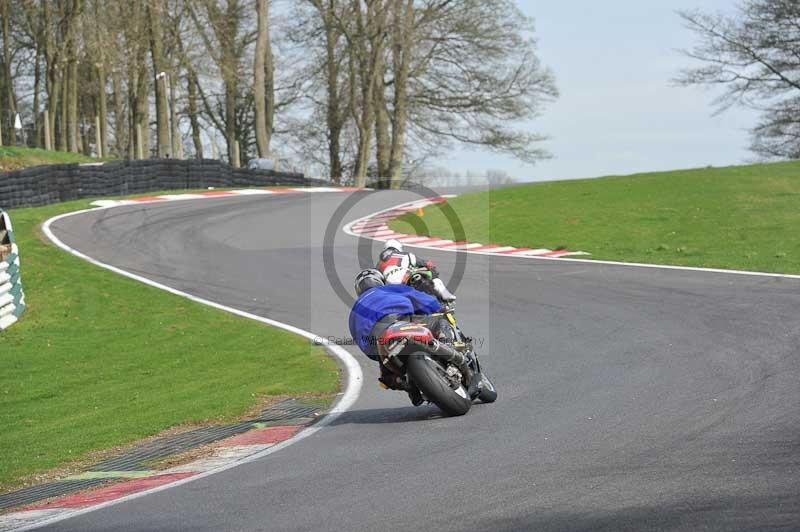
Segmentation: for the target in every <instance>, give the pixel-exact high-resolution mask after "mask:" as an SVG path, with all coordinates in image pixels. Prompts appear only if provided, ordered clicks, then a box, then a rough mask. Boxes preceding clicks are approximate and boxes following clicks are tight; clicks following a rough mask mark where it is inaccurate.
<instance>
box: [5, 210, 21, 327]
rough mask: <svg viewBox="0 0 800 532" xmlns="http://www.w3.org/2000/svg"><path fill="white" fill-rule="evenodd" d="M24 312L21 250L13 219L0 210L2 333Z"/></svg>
mask: <svg viewBox="0 0 800 532" xmlns="http://www.w3.org/2000/svg"><path fill="white" fill-rule="evenodd" d="M24 310H25V293H24V292H23V291H22V279H21V277H20V271H19V248H18V247H17V243H16V241H15V240H14V231H13V230H12V228H11V217H10V216H9V215H8V213H7V212H5V211H3V210H0V331H2V330H5V329H7V328H9V327H11V326H12V325H13V324H14V323H16V322H17V320H18V319H19V317H20V315H21V314H22V312H23V311H24Z"/></svg>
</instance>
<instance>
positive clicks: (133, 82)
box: [0, 0, 556, 184]
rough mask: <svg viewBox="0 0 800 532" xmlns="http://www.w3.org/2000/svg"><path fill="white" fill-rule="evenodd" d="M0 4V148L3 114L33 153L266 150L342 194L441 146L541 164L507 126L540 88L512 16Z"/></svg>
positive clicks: (242, 1)
mask: <svg viewBox="0 0 800 532" xmlns="http://www.w3.org/2000/svg"><path fill="white" fill-rule="evenodd" d="M0 6H1V7H0V17H2V27H1V29H2V38H3V50H2V57H0V61H1V62H2V64H1V65H0V67H2V68H0V113H1V115H0V117H1V118H2V120H1V121H0V133H1V134H2V138H3V139H5V140H6V142H13V141H17V142H19V136H18V131H16V130H15V128H14V125H15V124H14V121H15V118H16V116H17V114H19V115H20V116H21V117H22V121H23V126H24V128H25V131H26V132H27V135H26V137H27V142H28V143H29V144H31V145H36V146H40V147H47V148H50V149H57V150H63V151H67V150H69V151H73V152H84V153H86V154H97V155H105V156H114V157H121V158H131V159H141V158H148V157H162V158H165V157H172V158H183V157H198V158H199V157H204V156H205V157H208V156H209V155H211V156H212V157H217V156H219V157H224V158H226V159H227V160H229V161H230V162H231V163H232V164H234V165H238V164H239V162H240V161H242V162H243V161H246V160H247V159H248V158H250V157H252V156H260V157H271V158H275V157H276V156H275V153H281V154H282V155H283V156H284V157H287V158H290V159H293V160H296V161H303V164H304V165H310V166H311V167H312V169H313V170H316V171H317V172H319V173H322V174H325V175H328V176H330V177H331V178H332V179H333V180H334V181H336V182H354V183H356V184H362V183H364V181H365V179H366V178H367V177H373V178H374V177H380V178H385V180H386V183H387V184H389V183H390V182H393V183H397V182H399V181H400V180H401V179H402V178H403V177H404V176H405V175H406V174H407V173H408V169H409V168H413V167H414V166H419V163H420V161H425V160H428V159H430V158H432V157H435V156H436V155H438V154H441V153H443V152H444V151H445V150H447V149H448V148H449V147H451V146H452V145H454V144H472V145H477V146H482V147H485V148H488V149H490V150H494V151H500V152H505V153H510V154H513V155H514V156H516V157H518V158H520V159H522V160H526V161H531V160H535V159H538V158H540V157H542V156H543V155H545V153H544V151H543V150H542V149H541V148H540V146H539V141H540V140H542V138H543V137H541V136H539V135H537V134H534V133H531V132H528V131H524V130H522V129H521V128H515V124H517V125H520V121H523V120H529V119H532V118H534V117H535V116H536V115H537V113H538V112H539V111H540V110H541V108H542V106H543V105H545V104H546V103H547V102H549V101H550V100H552V99H553V98H554V97H555V96H556V89H555V86H554V81H553V77H552V74H551V73H550V71H549V70H547V69H546V68H544V67H542V66H541V64H540V62H539V60H538V58H537V56H536V51H535V41H534V40H533V33H532V24H531V21H530V20H529V19H527V18H526V17H524V16H523V14H522V13H521V12H520V11H519V9H518V8H517V7H516V5H515V4H514V2H512V1H508V0H462V1H458V2H455V1H450V0H285V1H281V0H274V1H273V2H270V1H269V0H129V1H125V2H110V1H106V0H2V2H1V3H0ZM526 127H530V126H529V125H527V124H526ZM217 150H218V151H219V153H218V154H217V153H209V151H212V152H215V151H217ZM410 163H411V164H410Z"/></svg>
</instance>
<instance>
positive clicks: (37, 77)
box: [33, 38, 47, 147]
mask: <svg viewBox="0 0 800 532" xmlns="http://www.w3.org/2000/svg"><path fill="white" fill-rule="evenodd" d="M41 61H42V50H41V46H40V43H39V39H38V38H37V39H36V60H35V61H34V63H33V71H34V72H33V131H34V132H35V133H34V135H35V137H36V143H35V145H36V146H37V147H44V146H45V144H47V143H46V142H44V138H43V137H42V118H41V115H40V109H39V107H40V106H41V104H40V101H39V93H40V92H41V84H42V76H41V68H42V63H41Z"/></svg>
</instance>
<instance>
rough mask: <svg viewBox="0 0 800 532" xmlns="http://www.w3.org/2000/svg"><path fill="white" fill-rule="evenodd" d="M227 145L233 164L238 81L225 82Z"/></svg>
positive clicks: (229, 158)
mask: <svg viewBox="0 0 800 532" xmlns="http://www.w3.org/2000/svg"><path fill="white" fill-rule="evenodd" d="M225 143H226V144H227V145H228V162H230V163H231V164H233V161H234V157H235V155H234V153H235V152H236V81H234V80H231V79H228V80H226V81H225Z"/></svg>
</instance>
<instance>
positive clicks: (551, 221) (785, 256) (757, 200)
mask: <svg viewBox="0 0 800 532" xmlns="http://www.w3.org/2000/svg"><path fill="white" fill-rule="evenodd" d="M449 203H450V205H451V206H452V207H453V208H454V209H455V211H456V212H457V214H458V216H459V218H460V219H461V222H462V223H463V225H464V227H465V230H466V237H467V238H466V239H467V240H468V241H471V242H483V243H490V242H491V243H499V244H508V245H514V246H525V247H547V248H550V249H557V248H559V247H566V248H567V249H571V250H580V251H587V252H590V253H591V254H592V255H591V257H592V258H594V259H606V260H618V261H627V262H646V263H657V264H676V265H685V266H702V267H710V268H726V269H743V270H756V271H765V272H778V273H800V238H797V235H796V232H797V228H798V227H800V208H799V207H800V162H794V161H792V162H784V163H774V164H759V165H751V166H733V167H727V168H702V169H694V170H679V171H674V172H657V173H647V174H636V175H630V176H611V177H604V178H600V179H583V180H574V181H555V182H548V183H534V184H527V185H520V186H515V187H509V188H502V189H496V190H492V191H490V192H480V193H470V194H464V195H462V196H460V197H458V198H455V199H454V200H450V202H449ZM415 218H416V217H415V216H414V215H413V214H409V215H406V216H405V217H404V218H401V219H399V220H395V221H393V222H392V223H391V224H390V226H391V227H392V229H395V230H397V231H402V232H415V231H413V230H412V229H411V228H412V227H413V226H414V225H413V224H416V223H419V221H418V220H414V219H415ZM422 220H423V221H424V223H425V225H426V229H424V230H422V231H417V232H419V233H420V234H425V235H435V236H438V237H442V238H453V231H452V229H450V224H449V223H448V222H447V220H446V219H445V218H444V216H443V214H442V211H441V208H440V207H437V206H434V207H430V208H428V209H426V210H425V214H424V216H423V218H422Z"/></svg>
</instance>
